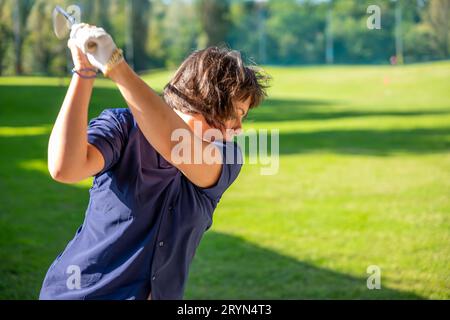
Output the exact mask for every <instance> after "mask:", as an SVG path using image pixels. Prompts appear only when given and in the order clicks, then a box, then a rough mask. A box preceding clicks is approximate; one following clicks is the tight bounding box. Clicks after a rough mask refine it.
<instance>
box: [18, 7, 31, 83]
mask: <svg viewBox="0 0 450 320" xmlns="http://www.w3.org/2000/svg"><path fill="white" fill-rule="evenodd" d="M33 5H34V0H17V1H14V52H15V69H16V74H22V73H23V65H22V51H23V42H24V39H25V37H26V32H25V26H26V23H27V19H28V16H29V14H30V12H31V9H32V8H33Z"/></svg>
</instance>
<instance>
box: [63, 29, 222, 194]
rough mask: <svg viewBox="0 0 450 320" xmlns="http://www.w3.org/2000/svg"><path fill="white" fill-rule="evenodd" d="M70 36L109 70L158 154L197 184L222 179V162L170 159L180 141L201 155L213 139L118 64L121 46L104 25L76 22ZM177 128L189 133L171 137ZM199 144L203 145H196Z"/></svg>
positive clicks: (208, 185) (103, 69)
mask: <svg viewBox="0 0 450 320" xmlns="http://www.w3.org/2000/svg"><path fill="white" fill-rule="evenodd" d="M71 38H73V39H74V42H75V43H76V44H77V46H78V47H79V48H80V49H81V50H82V51H83V52H84V53H85V54H86V55H87V58H88V59H89V62H90V63H91V64H93V65H94V66H95V67H97V68H99V69H100V70H102V72H103V73H105V74H106V73H107V74H108V76H109V77H110V78H111V79H112V80H113V81H114V82H115V83H116V84H117V86H118V88H119V90H120V92H121V93H122V95H123V97H124V98H125V100H126V102H127V103H128V106H129V108H130V109H131V112H132V113H133V116H134V118H135V120H136V122H137V123H138V125H139V127H140V129H141V131H142V133H143V134H144V136H145V138H146V139H147V140H148V141H149V143H150V144H151V145H152V146H153V147H154V148H155V149H156V150H157V151H158V152H159V154H161V156H163V157H164V158H165V159H166V160H167V161H169V162H171V163H172V164H174V165H175V166H176V167H177V168H178V169H179V170H180V171H182V172H183V174H184V175H185V176H186V177H187V178H188V179H189V180H190V181H191V182H192V183H194V184H195V185H197V186H199V187H204V188H206V187H210V186H213V185H214V184H215V183H216V182H217V181H218V179H219V176H220V173H221V169H222V164H220V163H206V162H205V161H201V163H200V164H197V163H194V161H189V162H188V163H186V162H183V163H181V164H178V162H177V163H175V161H172V159H171V154H172V149H173V147H174V146H175V145H179V143H183V144H186V145H185V148H183V149H184V150H186V149H187V148H190V150H191V152H190V154H191V155H192V158H194V157H195V156H197V157H198V156H199V155H196V154H195V152H201V153H202V155H203V151H204V150H205V149H207V148H209V147H211V143H210V142H207V141H204V140H203V139H201V138H200V137H197V136H196V135H195V134H194V133H193V132H192V130H191V129H190V127H189V126H188V125H187V124H186V123H185V122H184V121H183V120H182V119H181V118H180V117H179V116H178V115H177V114H176V113H175V111H173V110H172V109H171V108H170V107H169V106H168V105H167V104H166V103H165V102H164V100H162V99H161V98H160V97H159V96H158V95H157V94H156V93H155V92H154V91H153V90H152V89H151V88H150V87H149V86H148V85H147V84H146V83H145V82H144V81H143V80H142V79H140V78H139V76H138V75H137V74H136V73H135V72H134V71H133V70H132V69H131V68H130V67H129V66H128V64H127V63H126V62H125V61H124V60H122V62H120V63H118V64H117V62H119V61H120V59H117V61H116V58H117V52H118V49H117V47H116V45H115V43H114V41H113V39H112V38H111V36H110V35H109V34H108V33H106V31H105V30H103V29H102V28H97V27H95V26H89V25H77V26H76V27H74V28H73V29H72V32H71ZM177 129H185V131H184V132H187V133H188V135H189V137H185V138H184V139H183V140H182V142H178V141H172V139H171V136H172V133H173V132H174V131H175V130H177ZM199 145H200V148H198V147H197V146H199ZM199 150H200V151H199ZM217 152H219V151H218V150H217ZM202 158H203V157H202Z"/></svg>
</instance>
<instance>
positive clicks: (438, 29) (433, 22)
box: [425, 0, 450, 58]
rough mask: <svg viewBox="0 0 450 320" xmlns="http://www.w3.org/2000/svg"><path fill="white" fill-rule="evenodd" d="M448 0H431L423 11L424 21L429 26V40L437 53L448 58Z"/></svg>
mask: <svg viewBox="0 0 450 320" xmlns="http://www.w3.org/2000/svg"><path fill="white" fill-rule="evenodd" d="M449 20H450V0H431V1H430V3H429V5H428V9H427V11H426V12H425V21H426V23H427V24H428V25H429V26H430V28H431V30H432V32H431V40H432V42H433V45H434V48H435V49H436V51H437V54H438V56H439V57H441V58H448V57H449V53H450V47H449V45H450V39H449V36H450V33H449V28H450V23H449Z"/></svg>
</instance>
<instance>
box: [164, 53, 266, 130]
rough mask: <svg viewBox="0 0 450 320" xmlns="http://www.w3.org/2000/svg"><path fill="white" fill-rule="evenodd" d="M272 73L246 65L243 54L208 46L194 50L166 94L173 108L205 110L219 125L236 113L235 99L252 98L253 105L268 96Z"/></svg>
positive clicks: (168, 85)
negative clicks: (270, 74) (268, 73)
mask: <svg viewBox="0 0 450 320" xmlns="http://www.w3.org/2000/svg"><path fill="white" fill-rule="evenodd" d="M269 80H270V77H269V76H268V75H267V74H266V73H265V72H264V71H263V70H262V69H260V68H258V67H256V66H245V65H244V63H243V61H242V57H241V54H240V53H239V52H238V51H234V50H230V49H228V48H219V47H209V48H207V49H203V50H198V51H195V52H194V53H192V54H191V55H190V56H189V57H188V58H187V59H186V60H185V61H184V62H183V63H182V64H181V66H180V67H179V68H178V70H177V72H176V73H175V75H174V77H173V78H172V80H171V81H170V82H169V83H168V84H167V85H166V86H165V88H164V93H163V98H164V100H165V101H166V102H167V104H169V106H171V107H172V108H173V109H177V110H179V111H182V112H185V113H191V114H196V113H197V114H202V115H203V116H204V117H205V120H206V121H207V123H208V124H209V125H210V126H212V127H214V128H218V129H223V128H224V127H225V121H227V120H229V119H232V118H234V117H236V116H237V115H236V112H235V107H234V106H233V102H234V101H246V100H247V99H248V98H250V108H255V107H257V106H258V105H260V104H261V103H262V102H263V100H264V99H265V98H266V97H267V92H266V89H267V88H268V83H269Z"/></svg>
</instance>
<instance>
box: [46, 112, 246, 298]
mask: <svg viewBox="0 0 450 320" xmlns="http://www.w3.org/2000/svg"><path fill="white" fill-rule="evenodd" d="M88 141H89V143H91V144H93V145H95V146H96V147H97V148H98V149H99V150H100V152H101V153H102V154H103V156H104V159H105V167H104V169H103V170H102V171H101V172H99V173H98V174H97V175H96V176H95V178H94V181H93V185H92V188H91V189H90V190H89V193H90V200H89V205H88V208H87V210H86V213H85V218H84V221H83V224H82V225H81V226H80V227H79V228H78V230H77V231H76V234H75V236H74V238H73V239H72V240H71V241H70V242H69V243H68V245H67V246H66V248H65V249H64V250H63V252H61V253H60V254H59V255H58V257H57V258H56V260H55V261H54V262H53V263H52V264H51V266H50V268H49V270H48V271H47V274H46V276H45V279H44V282H43V285H42V288H41V292H40V296H39V298H40V299H147V298H148V295H149V293H150V292H151V297H152V299H154V300H158V299H182V298H183V295H184V289H185V284H186V280H187V277H188V271H189V266H190V264H191V262H192V259H193V257H194V254H195V251H196V248H197V247H198V245H199V243H200V240H201V238H202V235H203V234H204V232H205V231H206V230H208V229H209V228H210V226H211V224H212V218H213V212H214V209H215V208H216V206H217V203H218V202H219V200H220V198H221V196H222V194H223V193H224V192H225V190H226V189H227V188H228V187H229V186H230V185H231V184H232V183H233V181H234V180H235V179H236V178H237V176H238V174H239V172H240V169H241V167H242V154H241V150H240V148H239V146H238V145H237V143H236V142H222V141H221V142H219V141H216V142H214V144H215V145H216V146H217V147H218V149H219V150H220V151H221V155H222V159H223V165H222V171H221V174H220V178H219V180H218V182H217V183H216V184H215V185H214V186H212V187H210V188H200V187H198V186H196V185H194V184H193V183H191V182H190V181H189V180H188V179H187V178H186V177H185V176H184V175H183V174H182V173H181V172H180V171H179V170H178V169H177V168H176V167H174V166H173V165H171V164H170V163H169V162H167V161H166V160H165V159H164V158H163V157H162V156H160V155H159V153H158V152H157V151H156V150H155V149H154V148H153V147H152V146H151V144H149V143H148V141H147V140H146V138H145V137H144V135H143V134H142V132H141V131H140V129H139V127H138V125H137V124H136V121H135V120H134V118H133V115H132V113H131V112H130V110H129V109H106V110H104V111H103V112H102V113H101V114H100V116H98V117H97V118H95V119H93V120H91V121H90V122H89V126H88Z"/></svg>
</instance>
